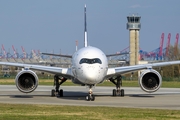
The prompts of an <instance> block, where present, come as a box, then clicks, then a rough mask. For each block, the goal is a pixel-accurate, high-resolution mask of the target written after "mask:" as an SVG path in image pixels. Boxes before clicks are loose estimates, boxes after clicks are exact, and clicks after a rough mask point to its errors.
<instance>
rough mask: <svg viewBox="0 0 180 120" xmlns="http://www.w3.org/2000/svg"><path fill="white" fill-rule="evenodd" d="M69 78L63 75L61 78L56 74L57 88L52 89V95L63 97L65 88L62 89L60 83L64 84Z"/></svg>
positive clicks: (55, 82) (55, 83) (55, 84)
mask: <svg viewBox="0 0 180 120" xmlns="http://www.w3.org/2000/svg"><path fill="white" fill-rule="evenodd" d="M66 80H67V79H66V78H64V77H62V78H60V77H59V76H57V75H55V76H54V86H55V89H52V90H51V96H52V97H54V96H59V97H63V90H62V89H60V90H59V88H60V85H61V84H63V83H64V82H65V81H66Z"/></svg>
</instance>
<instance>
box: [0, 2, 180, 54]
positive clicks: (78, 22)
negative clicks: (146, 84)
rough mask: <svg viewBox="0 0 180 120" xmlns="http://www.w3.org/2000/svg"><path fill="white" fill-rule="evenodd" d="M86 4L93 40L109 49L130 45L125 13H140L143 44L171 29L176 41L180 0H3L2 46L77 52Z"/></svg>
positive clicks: (155, 43) (151, 45)
mask: <svg viewBox="0 0 180 120" xmlns="http://www.w3.org/2000/svg"><path fill="white" fill-rule="evenodd" d="M85 4H86V6H87V9H86V11H87V31H88V42H89V45H91V46H94V47H98V48H99V49H101V50H102V51H103V52H104V53H106V54H111V53H116V52H118V51H121V50H123V49H125V48H126V47H128V46H129V31H128V30H127V29H126V24H127V16H128V15H132V14H138V15H139V16H141V30H140V48H141V49H143V50H145V51H152V50H154V49H156V48H158V47H159V45H160V40H161V34H162V33H164V34H165V41H164V47H165V46H166V42H167V36H168V33H171V44H172V45H174V43H175V37H176V34H177V33H180V25H179V22H180V6H179V5H180V0H173V1H171V0H0V48H1V47H2V45H4V47H5V49H6V51H10V52H13V50H12V45H13V46H14V47H15V49H16V50H17V51H18V52H19V53H22V50H21V46H23V47H24V49H25V51H26V52H28V53H30V51H31V50H32V49H33V50H40V51H41V52H50V53H52V52H53V53H61V54H73V53H74V52H75V49H76V46H75V45H76V44H75V41H76V40H78V48H82V47H83V45H84V5H85Z"/></svg>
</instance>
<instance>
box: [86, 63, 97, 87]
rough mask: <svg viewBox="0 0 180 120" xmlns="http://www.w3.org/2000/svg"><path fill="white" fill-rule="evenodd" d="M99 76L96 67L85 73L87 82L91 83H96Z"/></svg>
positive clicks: (89, 68)
mask: <svg viewBox="0 0 180 120" xmlns="http://www.w3.org/2000/svg"><path fill="white" fill-rule="evenodd" d="M97 75H98V72H97V70H95V68H94V67H91V66H89V67H88V69H87V70H86V71H85V77H86V80H87V81H89V82H91V83H95V81H96V79H97Z"/></svg>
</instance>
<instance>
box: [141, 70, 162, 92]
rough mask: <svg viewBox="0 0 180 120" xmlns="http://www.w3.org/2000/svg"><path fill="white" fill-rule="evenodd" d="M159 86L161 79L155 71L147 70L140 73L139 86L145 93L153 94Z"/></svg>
mask: <svg viewBox="0 0 180 120" xmlns="http://www.w3.org/2000/svg"><path fill="white" fill-rule="evenodd" d="M161 84H162V77H161V75H160V74H159V72H157V71H156V70H154V69H148V70H143V71H142V72H141V75H140V77H139V85H140V87H141V89H142V90H144V91H145V92H149V93H152V92H155V91H157V90H158V89H159V88H160V87H161Z"/></svg>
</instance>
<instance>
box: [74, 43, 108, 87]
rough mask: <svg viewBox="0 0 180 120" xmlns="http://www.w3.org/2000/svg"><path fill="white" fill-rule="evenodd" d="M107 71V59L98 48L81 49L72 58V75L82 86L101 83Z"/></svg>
mask: <svg viewBox="0 0 180 120" xmlns="http://www.w3.org/2000/svg"><path fill="white" fill-rule="evenodd" d="M107 70H108V61H107V57H106V55H105V54H104V53H103V52H102V51H101V50H100V49H98V48H95V47H91V46H88V47H84V48H81V49H80V50H78V51H77V52H75V53H74V55H73V57H72V73H73V75H74V77H75V79H77V80H79V81H80V82H81V83H83V84H86V85H94V84H98V83H100V82H102V81H103V80H104V77H105V76H106V75H107Z"/></svg>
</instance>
